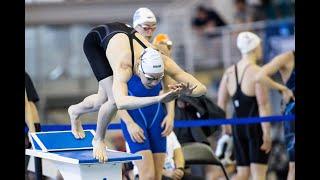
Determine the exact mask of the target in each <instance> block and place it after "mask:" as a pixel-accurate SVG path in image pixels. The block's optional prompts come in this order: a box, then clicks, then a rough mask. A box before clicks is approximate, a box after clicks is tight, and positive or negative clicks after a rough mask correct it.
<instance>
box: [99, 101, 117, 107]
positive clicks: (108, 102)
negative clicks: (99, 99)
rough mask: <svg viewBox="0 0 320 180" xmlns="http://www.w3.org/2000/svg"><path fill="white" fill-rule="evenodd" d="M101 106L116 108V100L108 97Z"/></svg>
mask: <svg viewBox="0 0 320 180" xmlns="http://www.w3.org/2000/svg"><path fill="white" fill-rule="evenodd" d="M101 108H112V109H117V105H116V102H115V101H114V100H112V99H109V100H108V101H106V102H104V103H103V104H102V105H101Z"/></svg>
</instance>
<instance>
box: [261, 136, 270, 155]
mask: <svg viewBox="0 0 320 180" xmlns="http://www.w3.org/2000/svg"><path fill="white" fill-rule="evenodd" d="M262 140H263V144H262V145H261V147H260V149H261V150H263V151H265V153H266V154H267V153H269V152H270V151H271V147H272V141H271V136H270V133H263V136H262Z"/></svg>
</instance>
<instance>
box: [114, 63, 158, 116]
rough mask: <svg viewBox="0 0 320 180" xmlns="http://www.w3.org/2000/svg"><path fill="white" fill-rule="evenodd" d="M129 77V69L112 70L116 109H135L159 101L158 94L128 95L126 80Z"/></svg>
mask: <svg viewBox="0 0 320 180" xmlns="http://www.w3.org/2000/svg"><path fill="white" fill-rule="evenodd" d="M130 78H131V71H128V69H121V68H120V70H118V71H114V76H113V87H112V89H113V95H114V100H115V103H116V106H117V108H118V110H124V109H126V110H131V109H137V108H141V107H145V106H149V105H151V104H155V103H158V102H160V97H159V96H152V97H135V96H128V86H127V82H128V81H129V79H130Z"/></svg>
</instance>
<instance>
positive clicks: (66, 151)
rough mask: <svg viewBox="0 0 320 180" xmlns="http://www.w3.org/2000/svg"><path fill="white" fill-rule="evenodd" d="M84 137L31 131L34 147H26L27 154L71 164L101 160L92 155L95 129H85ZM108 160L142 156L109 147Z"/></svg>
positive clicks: (61, 132)
mask: <svg viewBox="0 0 320 180" xmlns="http://www.w3.org/2000/svg"><path fill="white" fill-rule="evenodd" d="M85 134H86V136H85V138H84V139H76V138H75V137H74V136H73V134H72V133H71V131H54V132H53V131H51V132H37V133H30V140H31V143H32V147H34V149H26V154H27V155H32V156H35V157H40V158H46V159H50V160H55V161H61V162H66V163H71V164H94V163H99V161H98V160H97V159H95V158H93V155H92V149H93V147H92V139H93V137H94V134H95V131H94V130H85ZM107 157H108V161H107V162H126V161H133V160H140V159H142V156H140V155H138V154H130V153H125V152H120V151H114V150H109V149H107Z"/></svg>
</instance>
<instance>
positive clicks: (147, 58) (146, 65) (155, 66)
mask: <svg viewBox="0 0 320 180" xmlns="http://www.w3.org/2000/svg"><path fill="white" fill-rule="evenodd" d="M141 54H142V56H141V63H140V66H139V70H140V71H142V72H143V73H163V72H164V63H163V60H162V57H161V53H160V52H158V51H156V50H154V49H152V48H150V47H148V48H146V49H144V51H143V52H142V53H141Z"/></svg>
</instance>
